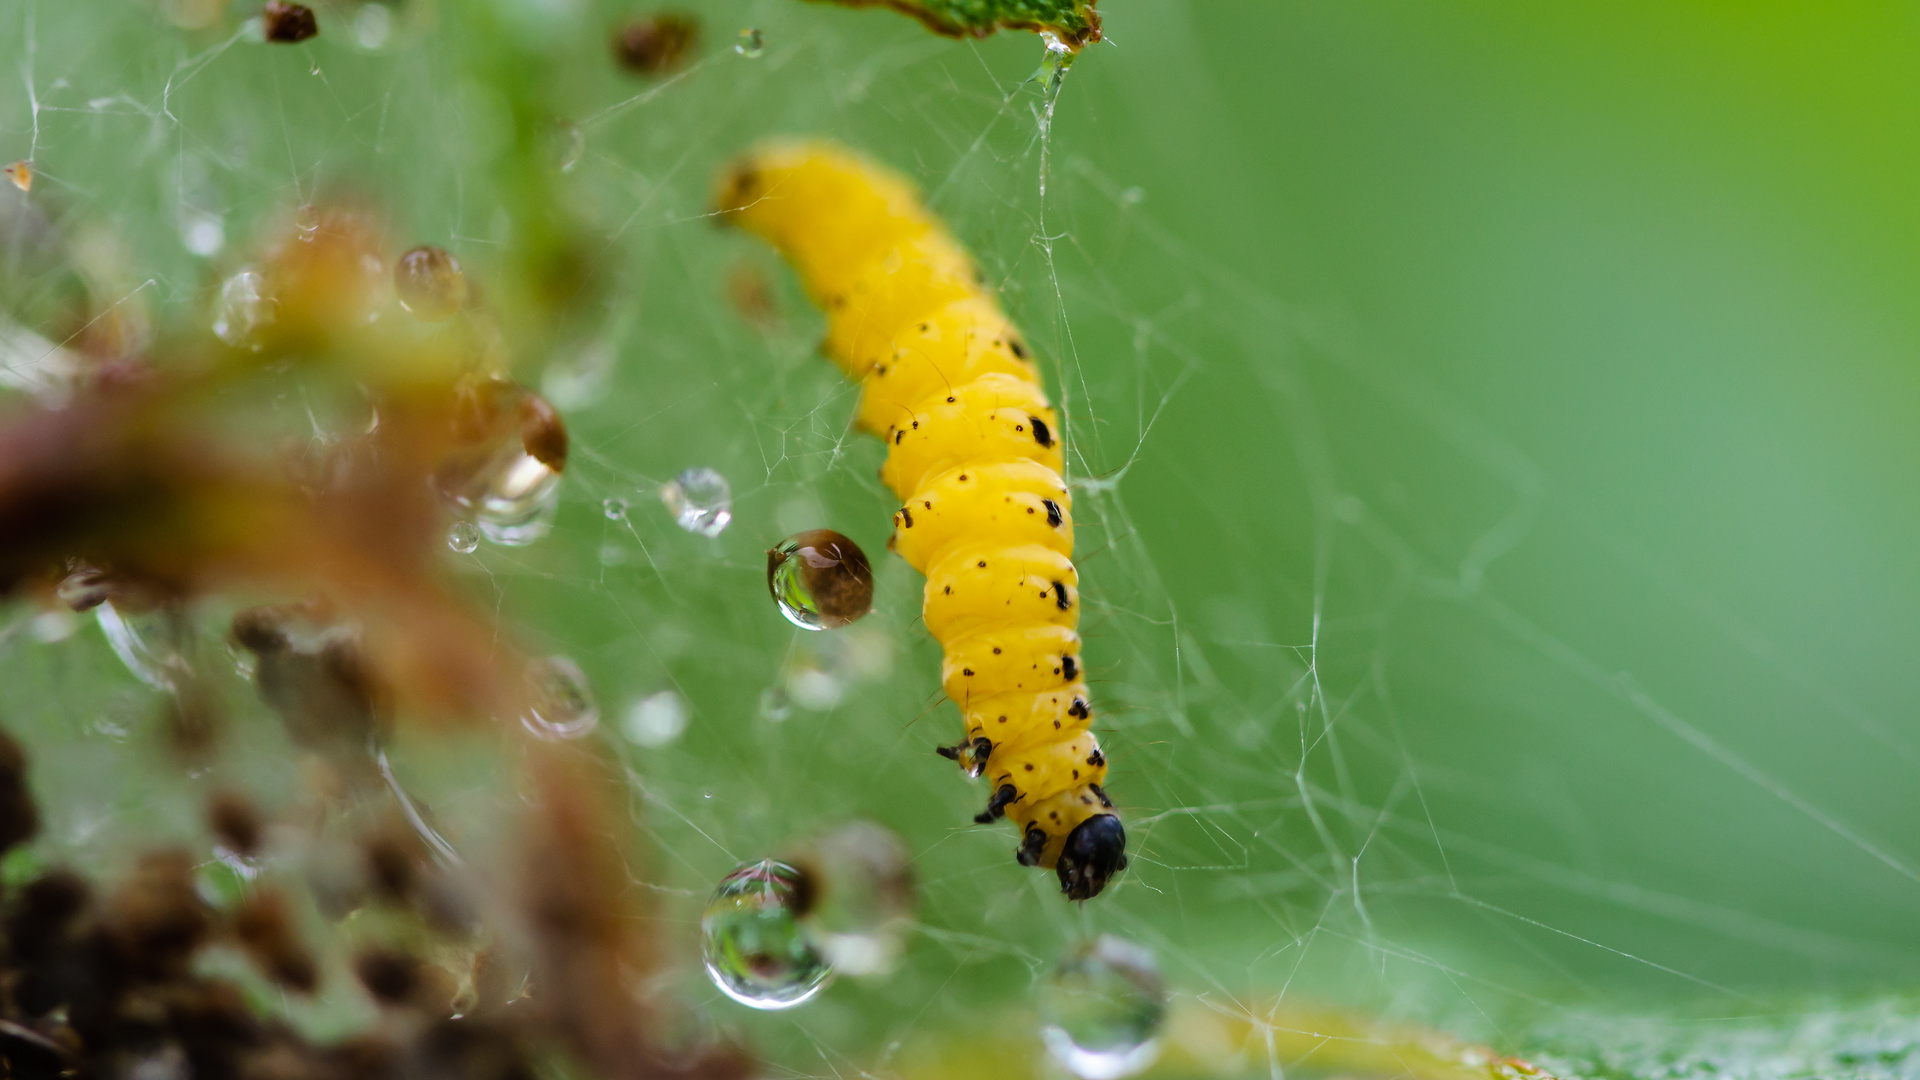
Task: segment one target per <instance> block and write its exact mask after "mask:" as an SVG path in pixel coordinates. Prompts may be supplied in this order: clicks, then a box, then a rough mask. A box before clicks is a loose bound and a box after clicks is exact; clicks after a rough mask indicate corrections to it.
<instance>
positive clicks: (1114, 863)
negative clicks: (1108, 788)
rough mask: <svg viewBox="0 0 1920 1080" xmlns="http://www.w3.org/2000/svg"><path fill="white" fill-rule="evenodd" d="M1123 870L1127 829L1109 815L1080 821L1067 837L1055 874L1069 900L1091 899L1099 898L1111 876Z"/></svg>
mask: <svg viewBox="0 0 1920 1080" xmlns="http://www.w3.org/2000/svg"><path fill="white" fill-rule="evenodd" d="M1126 868H1127V830H1126V829H1124V828H1122V827H1121V826H1120V819H1119V818H1117V817H1115V816H1113V815H1112V814H1101V815H1099V816H1098V817H1090V818H1088V819H1087V820H1085V821H1083V822H1081V823H1080V824H1079V825H1078V826H1076V827H1075V828H1074V830H1073V831H1072V832H1070V833H1068V834H1067V844H1066V847H1065V848H1063V849H1061V852H1060V861H1059V862H1058V863H1057V864H1056V865H1055V867H1054V869H1055V871H1056V872H1057V873H1058V874H1059V875H1060V890H1061V891H1062V892H1064V893H1066V894H1067V899H1069V900H1091V899H1093V898H1094V897H1096V896H1099V895H1100V890H1101V889H1104V888H1106V887H1107V881H1108V880H1109V879H1111V878H1112V877H1113V875H1115V874H1117V873H1119V872H1120V871H1122V870H1125V869H1126Z"/></svg>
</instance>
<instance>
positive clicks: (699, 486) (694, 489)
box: [660, 468, 733, 536]
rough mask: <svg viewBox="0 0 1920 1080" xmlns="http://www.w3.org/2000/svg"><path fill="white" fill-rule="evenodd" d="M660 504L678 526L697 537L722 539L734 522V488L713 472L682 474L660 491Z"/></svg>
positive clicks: (692, 471) (705, 470) (700, 469)
mask: <svg viewBox="0 0 1920 1080" xmlns="http://www.w3.org/2000/svg"><path fill="white" fill-rule="evenodd" d="M660 501H661V502H663V503H665V504H666V506H667V512H668V513H670V514H672V515H673V521H674V524H676V525H678V526H680V527H681V528H683V529H685V530H687V531H688V532H690V533H693V534H694V535H696V536H719V535H720V534H721V533H722V532H725V531H726V528H727V525H728V523H729V522H731V521H732V520H733V489H732V488H730V487H728V486H727V478H726V477H724V476H721V475H720V474H719V473H717V472H714V471H713V470H712V469H707V468H693V469H688V470H686V471H685V472H682V473H681V474H680V475H679V476H676V477H674V478H673V479H672V480H669V481H668V482H667V483H666V484H665V485H664V486H662V487H661V488H660Z"/></svg>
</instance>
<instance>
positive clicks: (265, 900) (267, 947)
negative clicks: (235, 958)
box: [233, 888, 320, 994]
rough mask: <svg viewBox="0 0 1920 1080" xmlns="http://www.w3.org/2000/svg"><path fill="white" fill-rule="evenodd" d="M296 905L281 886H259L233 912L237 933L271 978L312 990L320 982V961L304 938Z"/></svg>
mask: <svg viewBox="0 0 1920 1080" xmlns="http://www.w3.org/2000/svg"><path fill="white" fill-rule="evenodd" d="M294 921H295V920H294V916H293V909H292V907H291V906H289V904H288V903H287V898H286V895H285V894H284V893H282V892H280V890H278V889H273V888H264V889H259V890H256V891H255V892H254V893H253V894H252V895H251V896H248V897H247V898H246V899H245V900H243V901H242V902H241V904H240V906H239V908H238V909H237V910H235V911H234V913H233V936H234V938H235V939H237V940H238V941H239V942H240V946H241V948H244V949H246V950H247V955H249V956H251V957H252V958H253V962H254V963H255V964H257V965H259V967H260V970H261V972H262V973H263V974H265V975H266V976H267V977H268V978H269V979H272V980H273V981H274V982H276V983H279V984H280V985H281V986H284V987H286V988H287V989H289V990H295V991H298V992H300V993H302V994H310V993H312V992H313V991H314V988H315V987H317V986H319V985H320V965H319V964H318V963H317V962H315V960H314V958H313V953H312V952H311V951H310V950H309V949H308V948H307V946H306V944H305V943H304V942H302V941H301V940H300V935H299V932H298V931H297V930H296V929H295V927H294Z"/></svg>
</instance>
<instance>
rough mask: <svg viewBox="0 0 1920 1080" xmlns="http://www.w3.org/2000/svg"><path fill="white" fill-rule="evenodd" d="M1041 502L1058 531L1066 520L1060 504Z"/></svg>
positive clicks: (1050, 522) (1049, 501)
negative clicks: (1062, 515)
mask: <svg viewBox="0 0 1920 1080" xmlns="http://www.w3.org/2000/svg"><path fill="white" fill-rule="evenodd" d="M1040 502H1041V504H1042V505H1044V506H1045V507H1046V508H1047V524H1048V525H1051V526H1053V527H1054V528H1056V529H1057V528H1059V527H1060V523H1061V522H1062V521H1065V520H1066V519H1065V518H1063V517H1061V516H1060V504H1059V503H1057V502H1054V501H1053V500H1052V499H1041V500H1040ZM907 524H909V525H911V524H913V522H911V521H909V522H907Z"/></svg>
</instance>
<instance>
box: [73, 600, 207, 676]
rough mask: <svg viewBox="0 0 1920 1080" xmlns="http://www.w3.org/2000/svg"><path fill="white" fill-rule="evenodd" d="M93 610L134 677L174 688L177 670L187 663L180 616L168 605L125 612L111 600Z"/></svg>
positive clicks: (110, 643) (183, 667)
mask: <svg viewBox="0 0 1920 1080" xmlns="http://www.w3.org/2000/svg"><path fill="white" fill-rule="evenodd" d="M93 614H94V618H95V619H96V620H98V621H99V623H100V632H101V633H102V634H105V635H106V638H107V645H108V647H110V648H111V649H113V655H115V656H117V657H119V658H120V662H121V663H123V664H125V665H127V670H128V671H131V672H133V675H134V678H137V679H139V680H140V681H141V682H143V683H146V684H147V685H148V686H151V687H153V688H154V689H155V690H167V691H172V690H173V689H174V679H175V677H176V674H177V673H179V672H182V671H184V670H185V668H186V666H187V662H186V659H185V658H184V657H182V656H181V655H180V637H181V634H182V630H183V628H182V626H181V625H180V621H179V618H178V616H176V615H175V614H174V613H173V612H171V611H168V610H167V609H165V608H156V609H154V610H152V611H142V612H122V611H121V610H120V609H119V608H116V607H114V606H113V601H111V600H108V601H103V602H101V603H100V605H99V606H97V607H95V608H94V609H93Z"/></svg>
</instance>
